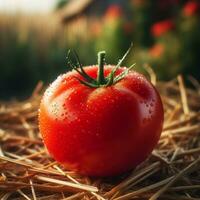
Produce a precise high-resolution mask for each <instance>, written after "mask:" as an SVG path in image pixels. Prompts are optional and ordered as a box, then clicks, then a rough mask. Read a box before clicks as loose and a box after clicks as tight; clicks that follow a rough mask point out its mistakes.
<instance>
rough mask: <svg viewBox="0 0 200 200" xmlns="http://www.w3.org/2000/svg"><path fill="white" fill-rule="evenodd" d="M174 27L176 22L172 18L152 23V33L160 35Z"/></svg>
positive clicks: (155, 35) (156, 35)
mask: <svg viewBox="0 0 200 200" xmlns="http://www.w3.org/2000/svg"><path fill="white" fill-rule="evenodd" d="M173 28H174V23H173V22H172V21H171V20H164V21H160V22H157V23H155V24H153V25H152V27H151V33H152V35H153V36H154V37H159V36H161V35H163V34H165V33H167V32H168V31H170V30H172V29H173Z"/></svg>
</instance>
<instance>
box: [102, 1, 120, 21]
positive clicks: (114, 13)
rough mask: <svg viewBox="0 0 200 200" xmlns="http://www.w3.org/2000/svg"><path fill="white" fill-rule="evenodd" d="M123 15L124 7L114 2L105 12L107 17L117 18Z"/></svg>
mask: <svg viewBox="0 0 200 200" xmlns="http://www.w3.org/2000/svg"><path fill="white" fill-rule="evenodd" d="M121 15H122V8H121V7H120V6H119V5H116V4H113V5H111V6H109V7H108V9H107V10H106V13H105V18H106V19H116V18H119V17H120V16H121Z"/></svg>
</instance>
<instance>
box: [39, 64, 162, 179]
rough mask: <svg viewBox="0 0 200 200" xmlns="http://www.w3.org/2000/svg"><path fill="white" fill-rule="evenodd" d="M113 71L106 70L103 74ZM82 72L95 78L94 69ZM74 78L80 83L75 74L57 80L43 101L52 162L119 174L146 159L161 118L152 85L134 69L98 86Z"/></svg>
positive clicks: (87, 171) (90, 171)
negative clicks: (124, 75) (107, 84)
mask: <svg viewBox="0 0 200 200" xmlns="http://www.w3.org/2000/svg"><path fill="white" fill-rule="evenodd" d="M113 67H114V66H105V71H104V74H105V76H106V75H108V74H109V73H110V71H111V70H112V69H113ZM84 69H85V71H86V72H87V74H88V75H90V76H91V77H93V78H96V76H97V70H98V67H97V66H90V67H85V68H84ZM124 70H125V68H120V69H118V70H117V72H116V75H117V74H120V73H121V72H123V71H124ZM75 76H76V77H78V78H80V79H82V78H81V76H80V75H79V74H78V73H77V72H75V71H72V72H68V73H66V74H64V75H61V76H59V77H58V78H57V79H56V81H54V82H53V83H52V84H51V85H50V87H49V88H48V89H47V90H46V92H45V94H44V96H43V99H42V101H41V105H40V111H39V128H40V132H41V134H42V137H43V140H44V143H45V145H46V147H47V149H48V151H49V153H50V154H51V155H52V156H53V158H54V159H55V160H57V161H58V162H60V163H61V164H63V165H64V166H66V168H67V169H70V170H74V171H76V172H78V173H80V174H84V175H90V176H112V175H117V174H120V173H123V172H125V171H127V170H130V169H132V168H134V167H135V166H137V165H138V164H139V163H141V162H142V161H143V160H145V159H146V158H147V157H148V155H149V154H150V153H151V152H152V150H153V148H154V147H155V145H156V144H157V142H158V140H159V137H160V134H161V131H162V126H163V116H164V114H163V106H162V102H161V99H160V96H159V94H158V92H157V91H156V89H155V88H154V87H153V86H152V84H151V83H150V82H148V81H147V80H146V79H145V77H144V76H142V75H141V74H139V73H137V72H133V71H131V72H129V74H128V75H126V77H125V78H123V79H122V80H120V81H119V82H117V83H116V84H114V85H112V86H109V87H100V88H90V87H87V86H85V85H84V84H81V83H80V82H79V81H78V80H77V79H76V78H75Z"/></svg>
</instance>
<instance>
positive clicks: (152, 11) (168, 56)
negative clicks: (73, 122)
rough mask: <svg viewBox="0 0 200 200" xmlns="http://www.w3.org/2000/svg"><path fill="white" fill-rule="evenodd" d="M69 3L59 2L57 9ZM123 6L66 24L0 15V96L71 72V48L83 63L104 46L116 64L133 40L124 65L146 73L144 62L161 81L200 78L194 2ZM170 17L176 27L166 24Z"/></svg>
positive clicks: (144, 1)
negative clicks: (68, 61)
mask: <svg viewBox="0 0 200 200" xmlns="http://www.w3.org/2000/svg"><path fill="white" fill-rule="evenodd" d="M119 2H120V1H119ZM121 2H122V1H121ZM163 2H164V3H165V4H163ZM187 2H188V3H190V2H191V4H193V5H192V6H191V5H189V6H188V5H187V4H188V3H187ZM66 3H67V0H60V1H59V2H58V6H57V8H61V7H62V6H63V5H65V4H66ZM197 3H198V2H197ZM123 4H126V7H124V8H126V9H122V7H120V6H119V5H116V4H112V5H111V6H110V7H109V8H108V10H107V11H106V12H105V13H102V16H101V17H99V15H98V16H96V17H90V18H89V19H86V18H81V20H77V21H76V20H75V21H74V22H72V23H70V24H67V25H63V24H58V23H55V22H54V21H53V20H52V19H54V18H53V17H52V16H51V18H50V17H49V18H47V20H46V21H45V20H43V19H41V18H40V17H36V18H34V19H30V20H29V21H28V20H27V19H25V18H24V17H21V18H20V17H16V16H14V17H12V20H10V18H7V17H5V16H3V15H2V16H1V17H0V29H1V31H0V75H1V78H0V99H2V98H5V97H7V98H9V97H13V96H17V97H25V96H27V95H28V94H30V93H31V90H33V89H34V87H35V85H36V84H37V82H38V81H39V80H43V81H44V82H45V84H47V83H49V82H50V81H52V80H54V79H55V78H56V76H57V75H58V74H60V73H64V72H66V71H67V70H69V68H68V66H67V61H66V55H67V51H68V49H70V48H71V49H74V50H75V51H76V52H77V53H78V54H79V57H80V60H81V63H83V64H84V65H91V64H95V63H97V61H96V53H97V52H98V51H101V50H105V51H106V53H107V54H106V55H107V58H106V60H107V63H108V64H116V63H117V62H118V60H119V59H120V58H121V57H122V56H123V54H124V53H125V52H126V50H127V49H128V48H129V46H130V44H131V42H133V49H132V51H131V53H130V55H129V56H128V58H127V59H126V61H125V63H123V64H122V65H127V66H130V65H132V64H133V63H135V62H136V66H135V67H134V69H136V70H138V71H140V72H144V69H143V67H142V66H143V65H144V64H145V63H148V64H150V66H151V67H152V68H153V69H154V70H155V72H156V74H157V76H158V78H159V79H171V78H174V77H175V76H177V75H178V74H179V73H183V74H185V75H188V74H191V75H193V76H194V77H196V78H197V79H200V71H199V66H200V59H199V55H200V37H199V35H200V23H199V10H198V9H199V7H198V6H196V7H195V2H194V1H190V0H189V1H182V2H181V3H178V1H176V0H170V1H158V0H153V1H148V0H131V1H126V2H125V1H123ZM186 7H187V8H186ZM171 8H173V9H171ZM91 12H92V11H91ZM95 13H96V12H94V13H93V15H95ZM97 17H98V18H97ZM166 20H167V21H168V22H171V23H172V24H173V26H172V25H169V23H168V24H166V23H163V21H165V22H166ZM158 22H159V23H158ZM155 24H158V25H157V28H155ZM152 27H154V30H153V31H152V29H153V28H152Z"/></svg>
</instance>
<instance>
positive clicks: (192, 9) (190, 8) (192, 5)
mask: <svg viewBox="0 0 200 200" xmlns="http://www.w3.org/2000/svg"><path fill="white" fill-rule="evenodd" d="M199 8H200V4H199V3H198V2H195V1H189V2H187V3H186V4H185V6H184V8H183V14H184V15H185V16H192V15H194V14H196V13H198V11H199Z"/></svg>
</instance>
